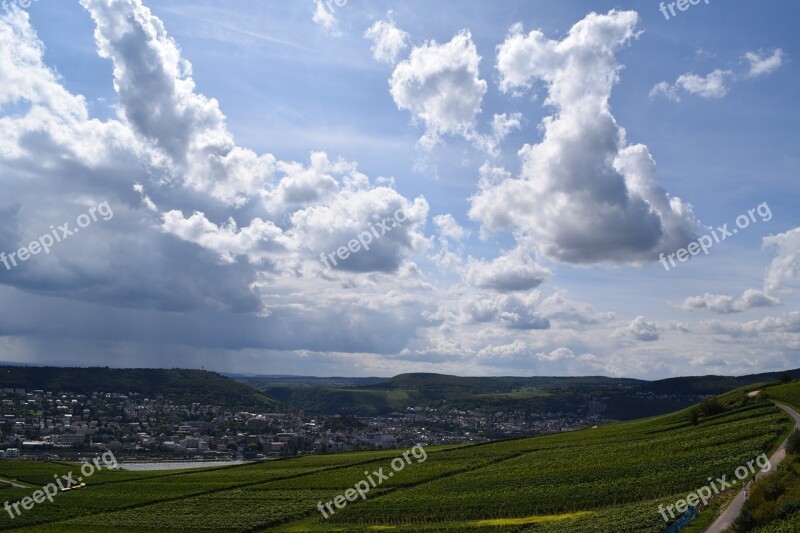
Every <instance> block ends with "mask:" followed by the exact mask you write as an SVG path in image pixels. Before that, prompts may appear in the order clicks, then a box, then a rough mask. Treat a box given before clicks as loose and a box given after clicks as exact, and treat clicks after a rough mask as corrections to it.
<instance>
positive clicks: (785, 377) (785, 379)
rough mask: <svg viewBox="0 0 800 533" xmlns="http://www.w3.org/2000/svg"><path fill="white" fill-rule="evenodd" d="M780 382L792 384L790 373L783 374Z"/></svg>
mask: <svg viewBox="0 0 800 533" xmlns="http://www.w3.org/2000/svg"><path fill="white" fill-rule="evenodd" d="M780 380H781V383H791V382H792V376H790V375H789V374H788V373H786V372H785V373H783V374H781V377H780Z"/></svg>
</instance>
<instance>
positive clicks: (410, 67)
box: [389, 30, 487, 149]
mask: <svg viewBox="0 0 800 533" xmlns="http://www.w3.org/2000/svg"><path fill="white" fill-rule="evenodd" d="M480 60H481V57H480V56H479V55H478V50H477V48H476V47H475V44H474V43H473V42H472V35H471V34H470V32H469V31H466V30H464V31H461V32H459V33H458V34H456V35H455V37H453V39H452V40H450V41H449V42H447V43H444V44H438V43H437V42H436V41H429V42H426V43H425V44H423V45H422V46H419V47H416V48H414V49H413V50H412V51H411V55H410V57H409V58H408V59H407V60H405V61H403V62H401V63H400V64H398V65H397V67H396V68H395V70H394V72H393V73H392V77H391V80H390V82H389V83H390V88H391V93H392V97H393V98H394V102H395V104H396V105H397V107H398V109H401V110H407V111H409V112H410V113H411V115H412V117H413V118H414V119H415V120H419V121H421V122H422V123H423V124H424V125H425V128H426V131H425V135H423V136H422V138H421V139H420V142H419V144H420V146H421V147H423V148H425V149H431V148H432V147H433V146H435V145H436V144H437V143H438V142H439V141H440V138H441V136H442V135H461V136H463V137H465V138H466V139H468V140H470V141H474V140H476V139H477V138H478V134H477V133H476V129H475V117H476V116H477V115H478V113H480V111H481V105H482V103H483V96H484V94H486V91H487V83H486V81H485V80H482V79H481V78H480V72H479V69H478V66H479V64H480Z"/></svg>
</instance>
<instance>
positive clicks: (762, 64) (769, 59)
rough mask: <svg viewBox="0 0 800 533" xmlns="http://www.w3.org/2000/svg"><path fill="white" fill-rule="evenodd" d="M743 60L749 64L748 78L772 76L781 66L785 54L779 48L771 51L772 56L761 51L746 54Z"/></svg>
mask: <svg viewBox="0 0 800 533" xmlns="http://www.w3.org/2000/svg"><path fill="white" fill-rule="evenodd" d="M744 58H745V59H746V60H747V61H748V62H749V63H750V72H749V74H748V75H749V76H750V77H751V78H757V77H759V76H766V75H768V74H772V73H773V72H775V71H776V70H778V69H779V68H781V66H782V65H783V63H784V61H785V60H786V54H785V53H784V52H783V50H781V49H780V48H776V49H775V50H773V51H772V54H769V53H768V52H765V51H763V50H758V51H753V52H747V53H746V54H745V55H744Z"/></svg>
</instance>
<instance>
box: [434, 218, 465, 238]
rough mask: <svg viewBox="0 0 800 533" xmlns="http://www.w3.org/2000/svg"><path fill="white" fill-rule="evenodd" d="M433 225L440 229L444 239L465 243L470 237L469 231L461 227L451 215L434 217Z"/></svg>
mask: <svg viewBox="0 0 800 533" xmlns="http://www.w3.org/2000/svg"><path fill="white" fill-rule="evenodd" d="M433 223H434V224H435V225H436V227H437V228H438V229H439V235H441V236H442V237H444V238H447V239H452V240H454V241H463V240H464V239H466V238H467V237H469V231H468V230H466V229H464V228H463V227H461V226H460V225H459V223H458V222H456V219H455V218H453V215H451V214H450V213H447V214H445V215H437V216H435V217H433Z"/></svg>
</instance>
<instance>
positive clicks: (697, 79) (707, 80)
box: [650, 69, 733, 102]
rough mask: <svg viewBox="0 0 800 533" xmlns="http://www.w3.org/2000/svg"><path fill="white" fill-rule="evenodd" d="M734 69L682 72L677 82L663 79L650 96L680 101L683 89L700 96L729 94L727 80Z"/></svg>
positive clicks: (708, 97) (715, 96) (720, 96)
mask: <svg viewBox="0 0 800 533" xmlns="http://www.w3.org/2000/svg"><path fill="white" fill-rule="evenodd" d="M732 75H733V71H730V70H721V69H717V70H715V71H713V72H711V73H709V74H707V75H705V76H699V75H697V74H692V73H688V74H681V75H680V76H678V79H677V80H675V83H674V84H672V85H670V84H669V83H667V82H665V81H662V82H660V83H657V84H656V85H655V86H654V87H653V88H652V89H651V90H650V97H651V98H652V97H656V96H660V95H663V96H665V97H667V98H669V99H670V100H672V101H674V102H680V100H681V97H680V93H681V91H683V92H686V93H689V94H693V95H696V96H699V97H701V98H707V99H711V98H722V97H724V96H725V95H726V94H728V86H727V85H726V82H727V80H728V79H729V78H730V77H731V76H732Z"/></svg>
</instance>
